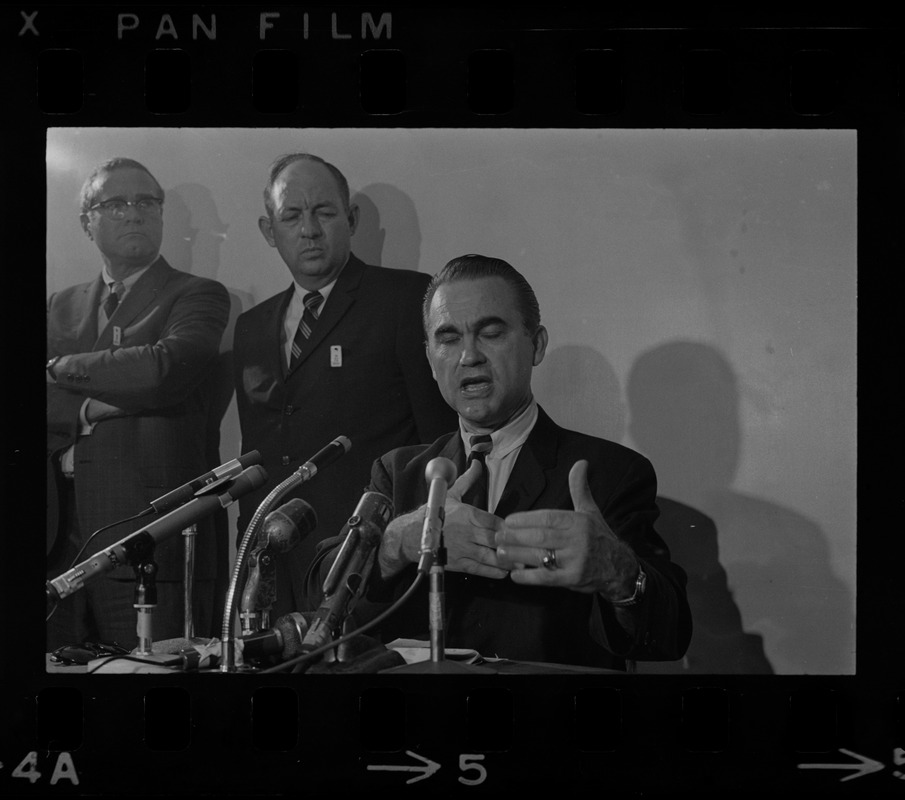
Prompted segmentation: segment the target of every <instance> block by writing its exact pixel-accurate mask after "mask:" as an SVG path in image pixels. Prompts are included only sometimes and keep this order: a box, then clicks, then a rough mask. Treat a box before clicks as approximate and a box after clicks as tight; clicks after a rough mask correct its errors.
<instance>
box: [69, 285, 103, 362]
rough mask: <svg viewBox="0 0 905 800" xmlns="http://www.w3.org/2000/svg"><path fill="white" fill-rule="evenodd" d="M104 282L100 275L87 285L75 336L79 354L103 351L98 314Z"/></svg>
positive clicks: (83, 292) (84, 289) (82, 296)
mask: <svg viewBox="0 0 905 800" xmlns="http://www.w3.org/2000/svg"><path fill="white" fill-rule="evenodd" d="M103 287H104V280H103V278H102V277H101V276H100V275H98V276H97V278H96V279H95V280H94V281H92V282H91V283H87V284H85V286H84V288H83V290H82V294H81V297H80V302H81V303H82V308H81V310H80V312H81V313H80V315H79V316H80V322H79V325H78V328H77V329H76V332H75V335H76V340H77V342H78V348H79V349H78V350H76V351H75V352H77V353H79V352H80V353H89V352H91V351H92V350H97V349H103V348H98V347H97V346H96V345H97V338H98V337H97V312H98V307H99V306H100V299H101V292H102V291H103Z"/></svg>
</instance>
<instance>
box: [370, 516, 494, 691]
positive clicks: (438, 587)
mask: <svg viewBox="0 0 905 800" xmlns="http://www.w3.org/2000/svg"><path fill="white" fill-rule="evenodd" d="M439 538H440V541H439V544H438V545H437V548H436V549H435V550H433V551H431V567H430V590H429V593H428V603H429V614H428V617H429V619H430V651H431V654H430V660H428V661H416V662H415V663H414V664H404V665H403V666H401V667H392V668H390V669H385V670H381V674H388V673H393V674H409V675H493V674H495V670H492V669H490V668H489V667H480V666H478V665H476V664H462V663H460V662H458V661H448V660H447V658H446V627H445V624H446V623H445V620H446V591H445V575H446V546H445V545H444V544H443V531H442V529H441V530H440V537H439Z"/></svg>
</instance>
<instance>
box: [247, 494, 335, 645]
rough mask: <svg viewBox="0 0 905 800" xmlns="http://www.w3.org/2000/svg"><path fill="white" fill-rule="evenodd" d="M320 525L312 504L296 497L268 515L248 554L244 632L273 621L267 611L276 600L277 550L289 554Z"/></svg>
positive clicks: (258, 628) (254, 629)
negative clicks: (253, 547)
mask: <svg viewBox="0 0 905 800" xmlns="http://www.w3.org/2000/svg"><path fill="white" fill-rule="evenodd" d="M316 527H317V514H315V513H314V509H313V508H312V507H311V505H310V504H309V503H306V502H305V501H304V500H302V499H301V498H298V497H296V498H294V499H292V500H290V501H289V502H288V503H286V504H284V505H282V506H280V507H279V508H278V509H276V511H271V512H270V513H269V514H268V515H267V516H266V517H265V518H264V525H263V527H262V528H261V532H260V533H259V534H258V545H257V547H255V549H254V550H252V551H251V553H250V554H249V556H248V569H249V575H248V580H247V582H246V584H245V589H244V591H243V593H242V604H241V606H240V614H239V616H240V618H241V619H242V633H243V634H245V633H251V632H253V631H257V630H260V629H261V628H262V627H263V626H266V625H268V624H269V620H268V619H267V612H268V611H269V609H270V607H271V606H272V605H273V602H274V600H276V596H277V592H276V578H277V576H276V559H275V555H276V554H277V553H288V552H289V551H290V550H292V548H293V547H295V546H296V545H297V544H298V543H299V542H301V541H302V539H304V538H305V537H306V536H307V535H308V534H309V533H311V531H313V530H314V529H315V528H316Z"/></svg>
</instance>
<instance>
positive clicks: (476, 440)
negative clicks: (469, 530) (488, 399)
mask: <svg viewBox="0 0 905 800" xmlns="http://www.w3.org/2000/svg"><path fill="white" fill-rule="evenodd" d="M492 449H493V440H492V439H491V438H490V434H487V433H482V434H478V435H475V436H472V437H471V452H470V453H469V454H468V463H467V464H466V465H465V468H466V469H467V468H468V467H470V466H471V462H472V461H480V462H481V477H480V478H478V480H477V482H476V483H475V485H474V486H472V487H471V489H469V490H468V491H467V492H466V493H465V497H463V498H462V501H463V502H465V503H468V504H469V505H472V506H474V507H475V508H480V509H483V510H484V511H488V510H489V509H488V508H487V497H488V489H489V486H490V482H489V475H488V474H487V454H488V453H489V452H490V451H491V450H492Z"/></svg>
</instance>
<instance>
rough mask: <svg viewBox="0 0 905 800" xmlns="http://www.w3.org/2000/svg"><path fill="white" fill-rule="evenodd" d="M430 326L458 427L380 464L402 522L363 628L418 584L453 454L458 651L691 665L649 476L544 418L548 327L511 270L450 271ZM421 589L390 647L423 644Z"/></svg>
mask: <svg viewBox="0 0 905 800" xmlns="http://www.w3.org/2000/svg"><path fill="white" fill-rule="evenodd" d="M424 328H425V333H426V336H427V357H428V360H429V362H430V365H431V369H432V372H433V375H434V377H435V378H436V380H437V383H438V384H439V386H440V390H441V392H442V393H443V396H444V398H445V399H446V401H447V403H448V404H449V405H450V406H451V407H452V408H454V409H455V410H456V412H457V413H458V417H459V425H458V429H457V430H456V431H455V432H454V433H451V434H449V433H448V434H446V435H445V436H442V437H441V438H439V439H438V440H437V441H435V442H434V443H433V444H430V445H423V446H416V447H404V448H400V449H396V450H394V451H392V452H390V453H388V454H386V455H385V456H383V457H382V458H380V459H378V460H377V461H376V462H375V464H374V465H373V469H372V472H371V487H370V488H371V489H372V490H373V491H376V492H380V493H382V494H385V495H386V496H388V497H389V498H390V499H392V501H393V504H394V508H395V511H396V512H397V514H399V515H398V516H397V517H395V518H394V519H393V520H392V521H391V522H390V523H389V525H388V526H387V529H386V531H385V533H384V536H383V538H382V540H381V544H380V547H379V550H378V553H377V558H376V563H375V566H374V569H373V571H372V573H371V577H370V581H369V584H368V587H367V592H366V594H365V596H364V598H363V599H362V600H361V602H359V603H358V604H357V605H356V607H355V610H354V615H355V619H356V620H357V621H358V622H359V623H362V622H364V621H366V620H368V619H370V618H373V616H375V615H376V613H377V612H378V611H382V610H385V609H386V607H387V605H388V604H389V603H390V602H391V601H395V600H397V599H398V598H399V597H400V596H401V595H402V594H403V592H404V591H406V590H407V589H408V588H409V587H410V586H411V584H412V582H413V580H414V578H415V574H416V571H417V564H418V562H419V560H420V557H421V553H420V550H421V535H422V527H423V521H424V516H425V505H424V504H425V502H426V500H427V496H428V484H427V481H426V479H425V468H426V466H427V465H428V463H429V462H430V461H432V460H433V459H434V458H438V457H442V458H447V459H449V460H451V461H452V462H453V463H454V464H455V465H456V467H457V469H458V473H457V474H459V476H460V477H459V478H458V480H457V481H456V482H455V484H453V486H452V487H451V488H450V490H449V492H448V494H447V501H446V506H445V523H444V529H443V538H444V544H445V548H446V558H447V563H446V570H447V572H446V576H445V577H446V581H445V599H446V611H447V619H446V621H445V638H446V645H447V646H448V647H462V648H473V649H476V650H478V651H479V652H480V653H481V654H482V655H485V656H499V657H503V658H510V659H516V660H525V661H541V662H554V663H565V664H574V665H585V666H595V667H604V668H610V669H625V666H626V664H625V662H626V661H627V660H633V661H634V660H639V659H650V660H666V659H678V658H681V656H682V654H683V653H684V652H685V649H686V647H687V646H688V641H689V638H690V636H691V616H690V612H689V609H688V603H687V600H686V596H685V580H686V578H685V573H684V572H683V570H682V569H681V568H680V567H679V566H678V565H676V564H674V563H672V562H671V561H670V558H669V551H668V550H667V548H666V546H665V544H664V543H663V541H662V539H660V537H659V536H658V535H657V534H656V533H655V531H654V528H653V521H654V519H655V518H656V516H657V507H656V505H655V495H656V478H655V475H654V470H653V467H652V466H651V464H650V462H649V461H648V460H647V459H646V458H644V457H643V456H642V455H640V454H638V453H636V452H634V451H632V450H630V449H628V448H626V447H623V446H621V445H618V444H615V443H613V442H608V441H605V440H603V439H597V438H595V437H592V436H587V435H585V434H581V433H576V432H574V431H567V430H564V429H562V428H560V427H559V426H557V425H556V424H555V423H554V422H553V421H552V420H551V419H550V418H549V417H548V416H547V414H546V413H544V411H543V409H541V408H539V407H538V405H537V403H536V401H535V400H534V398H533V395H532V392H531V373H532V369H533V367H535V366H537V365H538V364H540V362H541V360H542V359H543V357H544V352H545V350H546V346H547V331H546V329H545V328H544V327H543V326H542V325H541V324H540V311H539V309H538V305H537V300H536V298H535V295H534V292H533V291H532V289H531V287H530V286H529V285H528V283H527V282H526V281H525V280H524V278H523V277H522V276H521V275H520V274H519V273H518V272H517V271H516V270H515V269H513V268H512V267H511V266H510V265H509V264H507V263H506V262H505V261H501V260H500V259H493V258H487V257H484V256H476V255H471V256H463V257H462V258H458V259H454V260H453V261H451V262H450V263H449V264H447V265H446V267H445V268H444V269H443V270H442V271H441V272H440V273H439V274H438V275H437V276H436V277H435V278H434V280H433V282H432V283H431V288H430V290H429V292H428V294H427V296H426V298H425V301H424ZM488 447H489V452H488V449H487V448H488ZM482 459H483V461H484V463H485V464H486V469H485V468H483V467H482V466H481V461H482ZM468 463H470V464H471V465H470V466H469V467H468V468H467V470H466V464H468ZM463 473H464V474H463ZM485 481H486V483H485ZM463 498H464V499H463ZM491 510H492V513H491ZM339 545H340V540H339V538H337V539H336V540H334V541H332V542H325V543H324V545H323V546H322V549H321V551H320V553H319V554H318V558H317V560H316V561H315V563H314V565H313V566H312V570H311V572H310V573H309V576H308V588H309V592H310V593H311V596H312V601H313V602H318V600H319V599H320V596H321V595H320V592H321V586H322V584H323V580H324V578H325V576H326V573H327V571H328V569H329V567H330V565H331V564H332V562H333V559H334V558H335V555H336V553H337V550H338V548H339ZM426 583H427V582H426V581H423V582H422V586H421V587H419V589H418V590H417V591H416V593H415V594H414V595H413V596H412V597H410V598H409V599H408V600H407V601H406V602H405V604H403V605H402V606H400V607H399V608H398V609H396V610H395V612H394V613H393V614H392V615H390V616H389V617H388V618H387V620H386V621H385V622H384V623H382V625H381V627H380V628H379V634H380V636H381V638H382V639H383V641H384V642H385V643H386V642H389V641H391V640H393V639H395V638H419V639H426V638H428V635H429V631H430V626H429V615H428V610H429V605H428V596H427V586H426V585H425V584H426ZM315 598H316V599H315Z"/></svg>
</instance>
